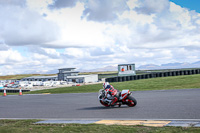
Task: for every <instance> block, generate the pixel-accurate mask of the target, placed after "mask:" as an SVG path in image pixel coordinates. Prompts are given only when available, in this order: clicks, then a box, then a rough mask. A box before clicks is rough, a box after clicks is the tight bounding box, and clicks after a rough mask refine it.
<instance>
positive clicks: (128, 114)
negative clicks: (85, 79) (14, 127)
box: [0, 89, 200, 119]
mask: <svg viewBox="0 0 200 133" xmlns="http://www.w3.org/2000/svg"><path fill="white" fill-rule="evenodd" d="M133 96H134V97H135V98H136V99H137V101H138V104H137V105H136V106H135V107H128V106H125V105H122V106H121V107H120V108H118V107H114V108H110V107H104V106H102V105H101V104H100V103H99V101H98V99H97V93H82V94H78V93H77V94H75V93H73V94H69V93H68V94H48V95H47V94H46V95H40V94H39V95H23V96H16V95H15V96H11V95H9V96H5V97H4V96H0V118H1V119H3V118H25V119H27V118H34V119H37V118H38V119H200V104H199V103H200V89H181V90H157V91H136V92H133Z"/></svg>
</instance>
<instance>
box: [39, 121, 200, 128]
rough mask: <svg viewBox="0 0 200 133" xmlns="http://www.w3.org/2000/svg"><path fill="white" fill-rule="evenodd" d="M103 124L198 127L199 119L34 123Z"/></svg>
mask: <svg viewBox="0 0 200 133" xmlns="http://www.w3.org/2000/svg"><path fill="white" fill-rule="evenodd" d="M70 123H78V124H105V125H142V126H151V127H164V126H175V127H200V121H195V120H194V121H191V120H44V121H39V122H36V124H70Z"/></svg>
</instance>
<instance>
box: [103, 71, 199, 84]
mask: <svg viewBox="0 0 200 133" xmlns="http://www.w3.org/2000/svg"><path fill="white" fill-rule="evenodd" d="M192 74H200V69H192V70H177V71H168V72H153V73H149V74H142V75H132V76H117V77H112V78H106V80H105V81H106V82H123V81H130V80H139V79H148V78H157V77H168V76H181V75H192Z"/></svg>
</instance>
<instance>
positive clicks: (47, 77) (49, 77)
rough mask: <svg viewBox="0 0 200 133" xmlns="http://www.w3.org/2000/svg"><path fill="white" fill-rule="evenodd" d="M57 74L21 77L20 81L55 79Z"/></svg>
mask: <svg viewBox="0 0 200 133" xmlns="http://www.w3.org/2000/svg"><path fill="white" fill-rule="evenodd" d="M57 80H58V76H31V77H26V78H23V79H22V81H57Z"/></svg>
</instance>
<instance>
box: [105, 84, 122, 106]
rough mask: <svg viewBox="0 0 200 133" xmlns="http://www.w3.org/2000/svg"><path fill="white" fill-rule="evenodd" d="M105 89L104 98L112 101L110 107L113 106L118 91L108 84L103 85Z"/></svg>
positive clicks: (117, 97)
mask: <svg viewBox="0 0 200 133" xmlns="http://www.w3.org/2000/svg"><path fill="white" fill-rule="evenodd" d="M103 88H104V89H105V98H108V99H112V101H111V103H110V105H111V106H113V105H114V104H115V103H116V102H117V101H118V100H119V91H118V90H117V89H115V88H114V87H113V86H112V85H110V84H109V83H108V82H105V83H103Z"/></svg>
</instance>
